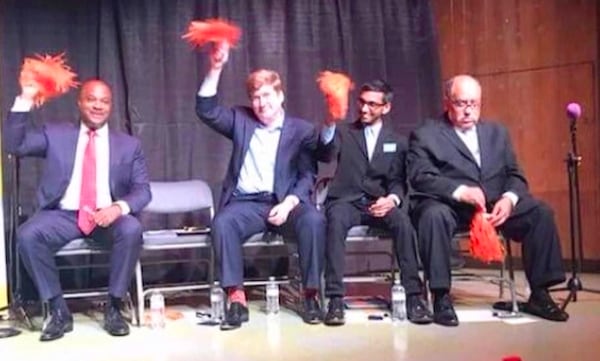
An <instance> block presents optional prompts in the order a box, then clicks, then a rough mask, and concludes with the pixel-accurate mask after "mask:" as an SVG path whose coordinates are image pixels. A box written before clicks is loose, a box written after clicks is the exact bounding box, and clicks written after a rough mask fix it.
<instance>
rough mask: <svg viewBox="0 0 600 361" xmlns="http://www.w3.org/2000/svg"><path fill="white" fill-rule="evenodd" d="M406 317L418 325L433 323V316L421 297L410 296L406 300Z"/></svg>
mask: <svg viewBox="0 0 600 361" xmlns="http://www.w3.org/2000/svg"><path fill="white" fill-rule="evenodd" d="M406 316H407V318H408V320H409V321H410V322H412V323H415V324H417V325H426V324H429V323H431V322H433V314H432V313H431V311H430V310H429V307H427V302H425V300H424V299H423V297H422V296H420V295H408V297H407V298H406Z"/></svg>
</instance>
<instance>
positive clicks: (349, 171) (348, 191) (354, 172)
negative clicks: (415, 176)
mask: <svg viewBox="0 0 600 361" xmlns="http://www.w3.org/2000/svg"><path fill="white" fill-rule="evenodd" d="M363 129H364V127H363V125H362V123H361V122H360V121H356V122H354V123H352V124H338V125H337V126H336V130H335V137H334V139H333V140H332V141H331V142H330V143H329V144H327V145H324V144H322V142H321V141H320V142H319V151H318V152H319V160H321V161H325V162H328V161H331V160H333V159H334V158H337V162H338V164H337V169H336V172H335V176H334V178H333V180H332V181H331V183H330V185H329V190H328V192H327V197H328V198H329V199H330V200H336V199H344V200H346V201H353V200H356V199H358V198H360V197H362V196H363V195H367V196H371V197H373V198H379V197H382V196H386V195H388V194H390V193H393V194H396V195H397V196H398V197H399V198H400V199H401V200H402V199H403V198H404V196H405V194H406V175H405V157H406V150H407V145H406V138H405V137H402V136H399V135H397V134H395V133H394V132H393V130H392V129H391V127H390V126H388V125H386V124H385V122H384V124H383V126H382V128H381V131H380V133H379V137H378V138H377V144H376V145H375V150H374V151H373V157H372V159H371V162H369V158H368V154H367V145H366V141H365V136H364V130H363Z"/></svg>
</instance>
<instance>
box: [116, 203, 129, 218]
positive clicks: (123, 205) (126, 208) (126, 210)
mask: <svg viewBox="0 0 600 361" xmlns="http://www.w3.org/2000/svg"><path fill="white" fill-rule="evenodd" d="M114 204H116V205H118V206H119V207H121V214H122V215H124V216H125V215H128V214H129V213H131V208H129V205H128V204H127V202H125V201H116V202H115V203H114Z"/></svg>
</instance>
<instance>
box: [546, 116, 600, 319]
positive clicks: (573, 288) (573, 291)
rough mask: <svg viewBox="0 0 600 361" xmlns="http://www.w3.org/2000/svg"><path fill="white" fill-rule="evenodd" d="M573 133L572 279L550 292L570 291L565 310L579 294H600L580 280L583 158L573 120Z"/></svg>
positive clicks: (570, 160) (569, 159) (569, 158)
mask: <svg viewBox="0 0 600 361" xmlns="http://www.w3.org/2000/svg"><path fill="white" fill-rule="evenodd" d="M569 131H570V133H571V150H570V151H569V153H568V154H567V159H565V162H566V163H567V172H568V176H569V223H570V236H571V277H570V278H569V280H568V281H567V285H566V287H560V288H554V289H551V290H550V291H552V292H555V291H569V295H568V296H567V298H566V299H565V301H564V302H563V304H562V305H561V307H560V308H561V310H563V311H564V310H565V308H566V307H567V305H568V304H569V303H570V302H571V301H573V302H577V292H579V291H585V292H591V293H598V294H600V290H594V289H590V288H586V287H584V286H583V283H582V282H581V280H580V279H579V274H580V273H581V264H582V263H583V259H584V258H583V238H582V237H581V203H580V199H579V165H580V164H581V156H580V155H579V154H578V153H577V121H576V118H574V117H573V118H571V124H570V126H569Z"/></svg>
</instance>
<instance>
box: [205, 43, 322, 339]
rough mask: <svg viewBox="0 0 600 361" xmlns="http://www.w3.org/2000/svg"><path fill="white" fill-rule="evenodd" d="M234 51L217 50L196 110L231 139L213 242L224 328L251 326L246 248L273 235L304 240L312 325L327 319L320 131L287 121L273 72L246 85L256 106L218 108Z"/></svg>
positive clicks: (306, 294)
mask: <svg viewBox="0 0 600 361" xmlns="http://www.w3.org/2000/svg"><path fill="white" fill-rule="evenodd" d="M228 57H229V47H228V46H227V45H226V44H219V45H217V46H215V47H214V48H213V51H212V52H211V56H210V62H211V67H210V70H209V72H208V74H207V75H206V77H205V78H204V81H203V83H202V85H201V87H200V90H199V92H198V95H197V103H196V112H197V114H198V117H199V118H200V119H201V120H202V121H203V122H204V123H205V124H207V125H208V126H209V127H211V128H212V129H214V130H215V131H217V132H218V133H220V134H222V135H224V136H225V137H227V138H229V139H231V141H232V142H233V153H232V155H231V160H230V163H229V167H228V170H227V175H226V176H225V180H224V182H223V191H222V195H221V201H220V207H219V211H218V212H217V215H216V217H215V219H214V220H213V224H212V238H213V244H214V248H215V252H216V255H217V259H218V260H219V265H220V268H219V269H220V275H221V278H220V280H221V286H222V287H224V288H225V289H226V291H227V294H228V299H229V306H228V310H227V312H226V316H225V318H226V323H225V325H226V328H236V327H239V326H240V325H241V324H242V322H245V321H247V320H248V308H247V302H246V297H245V293H244V290H243V257H242V244H243V242H244V241H245V240H246V239H247V238H248V237H249V236H251V235H253V234H255V233H258V232H261V231H265V230H274V231H277V232H283V233H284V234H291V235H293V237H294V238H295V239H296V240H297V242H298V252H299V256H300V268H301V272H302V284H303V287H304V312H303V314H302V318H303V320H304V321H305V322H306V323H309V324H315V323H319V322H320V321H321V317H322V315H321V309H320V305H319V303H318V301H317V297H316V296H317V290H318V287H319V280H320V273H321V263H322V258H323V244H324V237H325V217H324V216H323V215H322V214H321V213H320V212H318V211H317V209H316V208H315V206H314V204H313V202H312V201H311V192H312V188H313V186H314V180H315V177H316V161H315V159H314V157H313V153H314V150H315V147H316V141H317V132H316V130H315V128H314V126H313V125H311V124H310V123H309V122H307V121H305V120H303V119H298V118H293V117H291V116H289V115H288V114H287V113H286V112H285V110H284V108H283V101H284V98H285V96H284V93H283V85H282V82H281V79H280V77H279V75H278V74H277V73H276V72H274V71H272V70H265V69H261V70H257V71H255V72H253V73H251V74H250V76H249V77H248V79H247V82H246V85H247V90H248V96H249V98H250V102H251V107H233V108H228V107H223V106H220V105H218V101H217V86H218V83H219V78H220V75H221V71H222V70H223V66H224V65H225V63H226V62H227V60H228Z"/></svg>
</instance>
